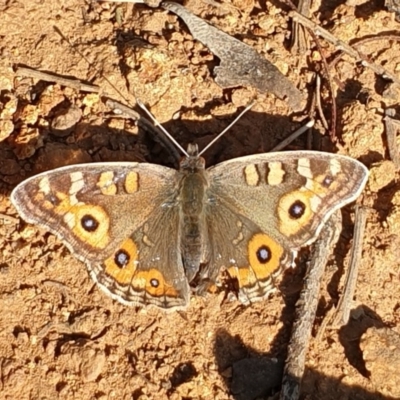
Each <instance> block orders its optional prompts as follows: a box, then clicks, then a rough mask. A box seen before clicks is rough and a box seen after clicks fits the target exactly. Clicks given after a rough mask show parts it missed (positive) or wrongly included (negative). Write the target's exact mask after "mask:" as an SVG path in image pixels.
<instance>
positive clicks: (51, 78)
mask: <svg viewBox="0 0 400 400" xmlns="http://www.w3.org/2000/svg"><path fill="white" fill-rule="evenodd" d="M15 75H18V76H26V77H28V78H34V79H39V80H42V81H46V82H55V83H58V84H60V85H62V86H66V87H70V88H72V89H76V90H80V91H83V92H90V93H99V92H100V88H99V87H98V86H95V85H89V84H87V83H83V82H81V81H80V80H78V79H74V78H65V77H63V76H60V75H56V74H53V73H48V72H43V71H38V70H36V69H33V68H27V67H17V70H16V71H15Z"/></svg>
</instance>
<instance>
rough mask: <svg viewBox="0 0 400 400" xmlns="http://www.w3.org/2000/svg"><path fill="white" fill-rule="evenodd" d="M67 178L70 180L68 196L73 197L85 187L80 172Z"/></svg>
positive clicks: (73, 173)
mask: <svg viewBox="0 0 400 400" xmlns="http://www.w3.org/2000/svg"><path fill="white" fill-rule="evenodd" d="M69 177H70V179H71V186H70V188H69V194H70V195H75V194H77V193H78V192H79V191H80V190H82V189H83V187H84V186H85V182H84V180H83V174H82V172H72V173H71V174H70V176H69Z"/></svg>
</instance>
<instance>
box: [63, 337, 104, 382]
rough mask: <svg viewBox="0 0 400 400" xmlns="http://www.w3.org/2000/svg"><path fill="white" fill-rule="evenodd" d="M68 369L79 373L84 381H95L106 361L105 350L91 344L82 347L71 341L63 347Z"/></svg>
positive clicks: (66, 368)
mask: <svg viewBox="0 0 400 400" xmlns="http://www.w3.org/2000/svg"><path fill="white" fill-rule="evenodd" d="M59 357H60V358H62V359H63V361H64V367H65V370H66V371H69V372H70V373H73V374H79V375H80V377H81V378H82V380H83V381H84V382H93V381H95V380H96V379H97V378H98V377H99V375H100V374H101V373H102V371H103V368H104V364H105V362H106V355H105V353H104V351H103V350H100V349H97V348H94V347H92V346H91V345H90V344H88V345H84V346H83V347H81V346H80V345H79V344H77V343H75V342H69V343H66V344H64V345H63V346H62V347H61V355H60V356H59Z"/></svg>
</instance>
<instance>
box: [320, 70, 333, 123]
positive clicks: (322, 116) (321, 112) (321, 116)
mask: <svg viewBox="0 0 400 400" xmlns="http://www.w3.org/2000/svg"><path fill="white" fill-rule="evenodd" d="M332 99H334V97H333V96H332ZM333 101H334V100H333ZM315 106H316V107H317V110H318V113H319V117H320V118H321V122H322V125H323V126H324V128H325V129H326V130H329V125H328V121H327V120H326V118H325V115H324V110H323V109H322V105H321V77H320V76H319V74H317V76H316V79H315Z"/></svg>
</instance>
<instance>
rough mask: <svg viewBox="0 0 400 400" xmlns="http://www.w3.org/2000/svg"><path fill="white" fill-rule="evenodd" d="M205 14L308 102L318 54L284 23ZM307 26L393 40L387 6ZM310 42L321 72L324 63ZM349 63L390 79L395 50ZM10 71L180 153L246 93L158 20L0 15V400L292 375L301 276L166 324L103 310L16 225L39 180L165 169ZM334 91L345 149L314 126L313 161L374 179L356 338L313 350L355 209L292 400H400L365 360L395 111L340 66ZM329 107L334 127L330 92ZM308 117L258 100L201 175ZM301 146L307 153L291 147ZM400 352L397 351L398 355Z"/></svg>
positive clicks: (278, 15) (392, 195)
mask: <svg viewBox="0 0 400 400" xmlns="http://www.w3.org/2000/svg"><path fill="white" fill-rule="evenodd" d="M211 3H212V4H210V2H206V1H204V2H202V1H200V0H199V1H188V2H187V3H186V6H187V8H188V9H190V10H191V11H192V12H193V13H195V14H197V15H199V16H201V17H202V18H204V19H206V20H207V21H209V22H210V23H212V24H214V25H215V26H217V27H218V28H220V29H222V30H223V31H225V32H227V33H229V34H231V35H234V36H235V37H237V38H239V39H241V40H243V41H244V42H245V43H247V44H249V45H250V46H252V47H253V48H255V49H257V51H258V52H260V53H261V54H264V55H265V56H266V57H267V58H268V59H269V60H270V61H271V62H273V63H274V64H275V65H276V66H277V67H278V68H279V69H280V70H281V72H283V73H284V74H285V75H286V76H287V77H288V79H290V80H291V81H292V82H293V83H295V84H296V86H297V87H299V88H300V89H301V90H302V91H303V92H304V93H305V94H309V96H311V93H312V90H313V87H314V86H315V84H314V81H313V79H314V71H315V70H316V69H317V68H318V67H320V56H319V53H317V52H316V51H315V49H314V44H313V43H311V44H310V45H309V46H310V47H309V48H310V50H309V51H308V52H305V53H304V54H301V55H300V56H296V55H293V54H291V53H290V51H289V47H288V45H289V36H290V31H291V25H290V20H289V18H288V17H287V11H288V9H287V7H285V6H284V5H282V4H280V3H279V2H278V1H275V0H274V1H268V2H265V1H257V0H246V1H239V0H232V2H230V1H228V0H227V1H223V2H221V3H220V4H219V3H215V4H214V3H213V2H211ZM320 3H323V4H322V5H321V4H320ZM359 3H362V2H359ZM213 4H214V5H213ZM218 4H219V5H218ZM312 19H313V20H315V21H316V22H318V23H320V24H322V25H323V26H325V28H326V29H328V30H329V31H330V32H332V33H333V34H334V35H336V36H337V37H338V38H340V39H342V40H344V41H347V42H349V41H350V42H351V41H353V40H354V39H356V38H365V37H372V36H374V35H382V34H383V33H385V32H390V33H391V34H396V32H397V33H398V32H399V29H400V25H399V23H398V22H396V21H395V19H394V15H393V14H391V13H389V12H388V11H387V10H386V9H385V8H384V4H383V1H367V2H365V3H363V4H358V5H356V6H350V5H347V4H345V2H344V1H339V0H337V1H335V0H329V1H324V2H318V1H317V2H315V4H314V5H313V16H312ZM321 44H322V50H323V52H324V54H325V56H326V57H328V59H332V55H333V54H334V52H335V49H334V48H333V47H331V46H330V45H328V44H326V43H325V42H324V41H321ZM360 50H361V51H362V52H363V53H365V54H368V55H369V56H370V57H371V58H372V59H373V60H374V61H375V62H376V63H378V64H381V65H384V66H385V68H387V69H388V70H390V71H392V72H394V73H395V74H397V75H398V76H399V77H400V43H399V42H398V41H396V40H392V41H388V40H386V39H385V38H381V39H380V40H375V41H371V42H369V43H368V44H367V45H365V46H362V47H361V48H360ZM16 65H25V66H29V67H32V68H36V69H39V70H43V71H49V72H52V73H57V74H60V75H63V76H69V77H74V78H77V79H80V80H83V81H87V82H91V83H94V84H96V85H99V86H100V87H101V90H102V94H103V95H107V96H109V97H111V98H114V99H116V100H119V101H121V102H124V103H126V104H132V105H134V104H135V98H136V97H139V98H140V99H141V100H142V101H143V102H145V103H147V104H148V105H149V108H150V110H151V112H152V113H153V114H154V115H155V116H156V117H157V118H158V120H159V121H160V122H162V123H163V124H164V126H165V127H166V128H167V129H168V130H169V131H170V132H171V133H172V134H173V135H174V136H175V137H176V138H177V140H178V141H179V142H180V143H181V144H182V145H183V146H187V144H188V143H190V142H196V143H198V144H199V146H200V147H202V146H204V145H205V144H206V143H208V142H209V141H210V140H211V138H212V137H213V135H214V134H215V133H218V132H220V131H221V130H222V129H223V128H224V127H225V126H227V124H228V123H229V122H230V121H231V120H232V119H233V117H234V116H235V115H236V114H237V113H238V111H239V110H241V109H242V107H243V106H244V105H245V104H247V102H248V101H249V100H250V99H251V98H252V97H253V96H254V95H255V93H256V92H255V91H254V90H253V89H251V88H243V87H238V88H232V89H221V88H220V87H219V86H218V85H217V84H216V83H215V82H214V80H213V75H212V69H213V67H214V66H216V65H218V60H217V59H215V58H214V57H213V55H212V54H211V53H210V52H209V51H208V50H207V48H205V47H204V46H203V45H201V44H200V43H198V42H196V41H194V40H193V38H192V37H191V35H190V33H189V32H188V30H187V28H186V26H185V25H184V23H183V22H182V21H180V20H179V19H178V18H177V17H176V16H174V15H173V14H171V13H167V12H166V11H164V10H161V9H152V8H148V7H146V6H144V5H135V6H133V5H131V4H123V5H121V4H116V3H96V2H94V1H89V0H87V1H84V0H68V1H61V0H54V1H42V0H29V1H22V0H10V1H1V2H0V111H1V117H2V119H1V127H0V128H1V129H0V130H1V139H2V142H1V143H0V182H1V183H0V184H1V193H0V213H1V215H2V217H1V220H0V221H1V226H0V249H1V254H0V277H1V279H0V397H1V398H2V399H20V400H25V399H31V400H33V399H35V400H36V399H42V400H44V399H99V400H100V399H101V400H106V399H142V400H143V399H167V398H168V399H244V398H248V399H250V398H251V397H249V396H247V397H246V396H243V395H240V394H237V393H236V394H235V393H232V385H233V384H234V382H233V381H232V366H234V365H235V363H236V362H238V361H240V360H243V359H246V358H249V359H250V360H259V359H263V358H267V357H275V358H277V359H279V360H284V359H285V356H286V348H287V343H288V340H289V335H290V328H291V324H292V322H293V317H294V305H295V302H296V299H297V297H298V294H299V290H300V288H301V282H302V276H303V274H304V262H303V263H302V262H300V263H299V267H298V268H297V269H295V270H293V271H288V273H287V274H286V275H285V277H284V278H283V283H282V285H281V287H280V290H278V291H277V292H276V293H274V294H273V295H272V296H271V298H270V299H268V300H265V301H262V302H259V303H255V304H253V305H251V306H249V307H245V306H243V305H241V304H240V303H239V302H238V301H230V300H228V299H227V296H226V292H224V291H221V293H216V294H214V295H209V296H207V297H198V296H192V299H191V302H190V306H189V308H188V309H187V311H185V312H180V313H169V314H165V313H163V312H161V311H158V310H155V309H136V308H132V307H126V306H123V305H121V304H119V303H117V302H116V301H113V300H112V299H111V298H109V297H107V296H106V295H105V294H104V293H103V292H101V291H100V290H99V289H98V288H97V287H96V286H94V284H93V282H92V280H91V279H90V277H89V276H88V273H87V271H86V268H85V266H84V265H83V264H82V263H81V262H79V261H77V260H76V259H75V258H74V257H73V256H72V255H71V254H70V253H69V251H68V250H67V249H66V248H65V247H64V246H63V245H62V244H61V242H60V241H59V240H57V239H56V238H55V237H54V236H53V235H50V234H49V233H48V232H46V231H44V230H41V229H39V228H37V227H33V226H31V225H29V224H26V223H24V222H22V221H21V220H20V219H19V217H18V215H17V213H16V211H15V209H14V208H13V206H12V205H11V203H10V200H9V195H10V192H11V190H12V189H13V187H15V185H16V184H18V183H19V182H20V181H22V180H23V179H24V178H26V177H28V176H31V175H33V174H34V173H37V172H41V171H46V170H49V169H52V168H55V167H59V166H63V165H67V164H73V163H80V162H92V161H93V162H96V161H115V160H125V161H126V160H130V161H142V160H147V161H148V162H154V163H158V164H163V165H171V157H170V155H169V154H168V152H167V151H166V150H165V149H164V148H163V147H162V146H161V145H160V144H158V143H155V141H154V139H153V138H152V137H151V135H149V134H148V133H146V132H143V131H141V130H139V129H138V128H137V126H135V124H134V123H132V122H130V121H129V120H126V119H122V118H119V117H118V116H115V115H114V114H113V113H112V112H111V111H110V110H109V109H108V108H107V107H106V106H105V104H104V102H103V101H102V99H101V96H99V95H97V94H90V93H86V92H84V91H79V90H74V89H70V88H66V87H64V86H60V85H58V84H53V83H51V82H44V81H38V80H34V79H30V78H26V77H25V78H24V77H17V76H16V75H15V74H14V69H15V66H16ZM331 77H332V82H333V87H334V91H335V96H336V98H337V104H338V126H337V136H338V138H339V141H338V143H337V144H333V143H332V141H331V140H330V138H329V136H328V135H327V132H325V131H324V129H323V128H322V126H321V125H320V124H319V123H317V126H316V129H315V131H314V139H315V140H314V141H315V144H314V145H313V147H314V148H315V149H322V150H325V151H332V152H338V153H341V154H347V155H350V156H352V157H354V158H357V159H359V160H360V161H362V162H363V163H364V164H365V165H366V166H368V168H369V169H370V171H371V177H370V181H369V184H368V185H367V188H366V190H365V191H364V193H363V195H362V197H361V198H360V200H359V202H360V203H362V204H364V206H365V207H366V208H367V210H368V221H367V229H366V235H365V239H364V243H363V253H362V259H361V260H360V263H359V268H360V274H359V279H358V285H357V290H356V294H355V298H354V303H353V306H352V315H351V319H350V322H349V323H348V324H347V325H346V326H345V327H342V328H341V329H337V328H335V329H331V328H329V326H328V328H327V329H326V330H325V332H324V333H323V334H322V335H320V336H321V337H318V338H317V333H318V331H319V329H320V327H321V323H322V321H323V319H324V317H326V315H327V313H328V311H329V310H330V309H332V308H333V307H334V306H335V304H336V303H337V301H338V298H339V296H340V293H341V290H342V280H341V279H340V278H341V276H342V271H343V268H344V267H346V266H347V264H348V254H349V248H350V245H351V240H352V230H353V221H354V210H353V208H352V207H351V206H350V207H347V208H346V209H345V210H344V212H343V214H344V221H345V224H344V229H343V233H342V235H341V237H340V241H339V244H338V246H337V247H336V249H335V252H334V254H333V255H332V257H331V262H330V264H329V265H328V267H327V272H326V275H325V278H324V281H323V289H322V292H321V300H320V304H319V311H318V316H317V320H316V322H315V327H314V336H313V338H312V340H311V346H310V350H309V353H308V355H307V365H306V373H305V378H304V385H303V389H302V397H301V398H302V399H320V400H325V399H326V400H327V399H338V398H341V399H384V398H386V399H391V398H396V396H397V398H400V394H399V393H398V392H397V394H396V390H398V389H396V387H398V386H400V385H399V381H397V382H396V379H397V380H398V379H399V378H398V375H397V374H396V375H395V376H391V374H390V373H388V374H387V375H386V376H385V378H384V379H375V380H374V379H373V376H372V375H370V373H369V372H368V369H367V367H368V365H366V363H365V361H364V359H363V354H362V351H361V348H360V337H361V336H362V335H363V334H364V332H366V331H367V329H368V328H369V327H371V326H377V327H388V328H390V332H392V333H394V334H396V333H400V306H399V298H400V297H399V276H400V275H399V274H400V270H399V257H400V250H399V249H400V238H399V227H400V191H399V189H400V186H399V182H398V173H397V172H396V169H395V166H394V164H393V163H392V162H391V161H389V160H388V152H387V146H386V141H385V139H384V125H383V112H384V109H385V108H387V107H389V106H393V107H396V106H397V105H398V101H399V96H398V94H397V96H396V95H393V92H391V91H388V90H386V89H387V82H386V81H384V80H383V78H381V77H378V76H376V75H375V74H374V73H373V72H372V71H371V70H369V69H366V68H364V67H362V66H361V65H360V64H355V63H354V61H353V60H351V59H350V58H349V57H347V56H345V57H343V58H342V59H341V60H340V61H339V62H338V63H337V64H336V66H335V68H333V69H332V70H331ZM322 93H323V97H324V100H323V108H324V111H325V112H326V114H327V116H328V118H329V117H330V102H329V98H328V97H327V95H326V89H325V88H324V87H323V90H322ZM310 98H311V97H310ZM71 107H73V108H74V109H75V112H77V113H78V114H79V118H78V123H77V124H76V125H75V126H74V127H73V128H72V129H71V130H70V131H68V132H67V133H65V132H63V133H60V132H59V131H54V130H52V129H51V124H52V121H53V120H54V118H55V117H56V116H57V115H59V114H60V113H62V112H63V110H66V109H71ZM80 114H81V115H80ZM305 115H306V113H297V114H294V113H293V112H292V111H291V110H290V109H289V108H288V106H287V104H286V103H285V101H283V100H279V99H277V98H276V97H274V96H273V95H269V94H261V95H259V96H258V100H257V103H256V105H255V106H254V107H253V109H252V110H251V111H250V112H248V113H247V114H246V115H245V116H244V117H243V118H242V119H241V120H240V121H239V122H238V123H237V124H236V126H235V127H234V128H233V129H232V130H231V131H230V132H229V133H228V134H227V135H226V136H225V137H224V138H223V139H222V140H221V141H220V142H218V143H217V144H216V145H215V146H214V147H213V148H212V149H211V150H210V151H209V152H208V153H207V155H206V159H207V163H208V165H213V164H215V163H217V162H220V161H223V160H227V159H231V158H233V157H237V156H242V155H248V154H254V153H259V152H266V151H268V150H269V149H271V148H272V146H273V145H275V144H276V143H279V142H280V141H281V140H282V139H283V138H284V137H286V136H287V135H288V134H289V133H290V132H291V131H292V130H293V129H295V128H297V127H298V126H299V121H300V120H302V119H304V118H305ZM305 145H306V140H305V139H304V138H301V139H299V140H298V141H297V142H296V143H295V144H292V145H291V146H290V149H300V148H305ZM133 212H135V211H134V210H133ZM160 229H161V228H160ZM396 350H398V349H397V348H396V346H393V347H392V348H391V352H392V355H393V356H394V357H396V356H397V355H398V353H396ZM364 356H365V354H364ZM250 379H251V378H250ZM248 385H249V387H250V386H251V385H252V383H251V381H249V383H248ZM264 398H267V395H265V396H264Z"/></svg>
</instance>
